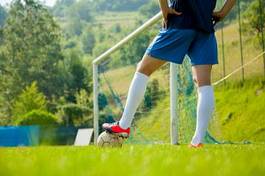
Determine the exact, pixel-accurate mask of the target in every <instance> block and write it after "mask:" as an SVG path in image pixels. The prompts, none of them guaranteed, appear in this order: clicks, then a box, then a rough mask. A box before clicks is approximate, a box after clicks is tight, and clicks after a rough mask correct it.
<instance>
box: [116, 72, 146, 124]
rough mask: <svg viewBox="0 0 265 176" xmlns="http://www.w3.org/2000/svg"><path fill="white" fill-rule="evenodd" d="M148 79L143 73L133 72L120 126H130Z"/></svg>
mask: <svg viewBox="0 0 265 176" xmlns="http://www.w3.org/2000/svg"><path fill="white" fill-rule="evenodd" d="M148 79H149V76H147V75H145V74H143V73H140V72H136V73H135V74H134V77H133V80H132V82H131V85H130V88H129V92H128V96H127V100H126V105H125V108H124V111H123V114H122V117H121V119H120V122H119V125H120V127H121V128H123V129H127V128H129V127H130V126H131V123H132V121H133V118H134V114H135V112H136V110H137V108H138V106H139V105H140V103H141V101H142V99H143V97H144V93H145V90H146V87H147V82H148Z"/></svg>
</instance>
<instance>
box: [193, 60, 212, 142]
mask: <svg viewBox="0 0 265 176" xmlns="http://www.w3.org/2000/svg"><path fill="white" fill-rule="evenodd" d="M211 70H212V65H195V66H193V67H192V72H193V78H194V82H195V84H196V86H197V93H198V102H197V121H196V130H195V134H194V136H193V138H192V141H191V144H192V145H193V146H198V145H200V144H201V143H202V140H203V139H204V137H205V135H206V131H207V128H208V123H209V120H210V117H211V116H212V113H213V111H214V92H213V87H212V86H211Z"/></svg>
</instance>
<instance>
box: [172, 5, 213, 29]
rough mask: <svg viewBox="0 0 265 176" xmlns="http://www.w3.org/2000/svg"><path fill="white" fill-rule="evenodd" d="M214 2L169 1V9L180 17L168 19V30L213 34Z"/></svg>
mask: <svg viewBox="0 0 265 176" xmlns="http://www.w3.org/2000/svg"><path fill="white" fill-rule="evenodd" d="M215 5H216V0H170V7H171V8H173V9H175V10H176V11H178V12H182V14H181V15H179V16H176V15H170V16H169V17H168V27H169V28H180V29H196V30H200V31H204V32H207V33H212V32H214V25H213V18H212V13H213V11H214V8H215Z"/></svg>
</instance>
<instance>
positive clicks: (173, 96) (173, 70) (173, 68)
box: [170, 63, 178, 145]
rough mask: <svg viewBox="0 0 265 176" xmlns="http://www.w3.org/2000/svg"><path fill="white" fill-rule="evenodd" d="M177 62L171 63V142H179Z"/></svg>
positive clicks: (173, 143)
mask: <svg viewBox="0 0 265 176" xmlns="http://www.w3.org/2000/svg"><path fill="white" fill-rule="evenodd" d="M176 76H177V64H174V63H170V138H171V144H172V145H176V144H178V127H177V123H178V114H177V80H176Z"/></svg>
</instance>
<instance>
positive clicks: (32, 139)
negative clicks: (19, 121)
mask: <svg viewBox="0 0 265 176" xmlns="http://www.w3.org/2000/svg"><path fill="white" fill-rule="evenodd" d="M39 131H40V130H39V126H7V127H0V147H16V146H36V145H38V144H39Z"/></svg>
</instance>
